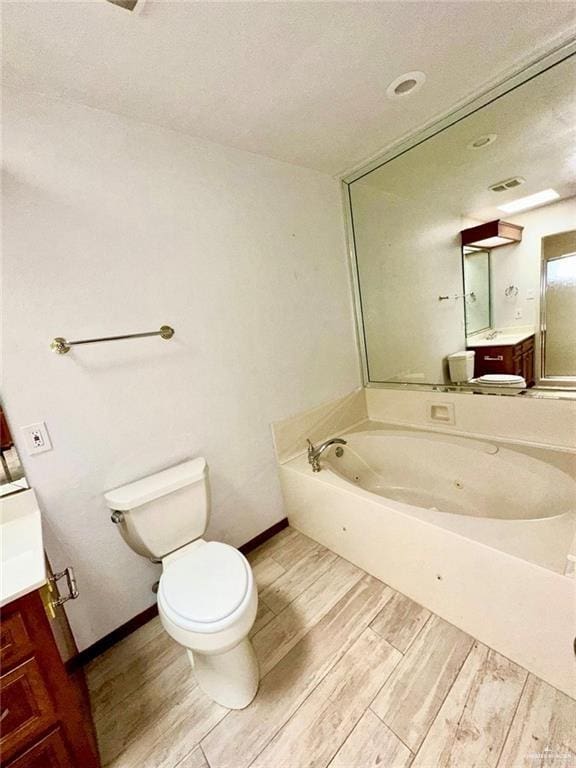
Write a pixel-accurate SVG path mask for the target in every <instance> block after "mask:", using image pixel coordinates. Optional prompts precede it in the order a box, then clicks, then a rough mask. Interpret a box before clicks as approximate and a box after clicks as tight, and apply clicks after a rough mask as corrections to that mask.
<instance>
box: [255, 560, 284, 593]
mask: <svg viewBox="0 0 576 768" xmlns="http://www.w3.org/2000/svg"><path fill="white" fill-rule="evenodd" d="M252 573H253V574H254V580H255V581H256V586H257V587H258V591H259V592H260V591H263V590H265V589H266V588H267V587H269V586H271V585H272V584H273V583H274V582H275V581H276V579H277V578H279V577H280V576H282V574H283V573H286V570H285V569H284V568H282V566H281V565H280V563H277V562H276V560H274V558H273V557H264V558H263V559H261V560H259V561H258V562H257V563H256V565H253V566H252Z"/></svg>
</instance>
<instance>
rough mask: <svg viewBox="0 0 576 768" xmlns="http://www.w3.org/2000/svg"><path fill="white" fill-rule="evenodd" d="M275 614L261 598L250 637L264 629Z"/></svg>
mask: <svg viewBox="0 0 576 768" xmlns="http://www.w3.org/2000/svg"><path fill="white" fill-rule="evenodd" d="M275 616H276V614H275V613H274V612H273V611H271V610H270V608H268V606H267V605H264V603H263V602H262V601H261V600H260V599H259V600H258V611H257V613H256V619H255V620H254V624H253V625H252V629H251V630H250V637H254V635H255V634H256V633H257V632H260V630H261V629H263V628H264V627H265V626H266V624H269V623H270V622H271V621H272V619H273V618H274V617H275Z"/></svg>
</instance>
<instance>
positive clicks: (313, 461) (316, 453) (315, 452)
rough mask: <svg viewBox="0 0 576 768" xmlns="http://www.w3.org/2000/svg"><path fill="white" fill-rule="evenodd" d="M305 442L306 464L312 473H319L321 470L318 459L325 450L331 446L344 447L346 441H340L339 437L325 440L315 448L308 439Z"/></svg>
mask: <svg viewBox="0 0 576 768" xmlns="http://www.w3.org/2000/svg"><path fill="white" fill-rule="evenodd" d="M306 442H307V443H308V463H309V464H310V466H311V467H312V472H320V470H321V469H322V467H321V466H320V457H321V456H322V454H323V453H324V451H325V450H326V449H327V448H329V447H330V446H331V445H346V440H342V438H341V437H334V438H332V440H325V441H324V442H323V443H320V445H317V446H315V445H314V444H313V443H312V441H311V440H310V439H308V440H306Z"/></svg>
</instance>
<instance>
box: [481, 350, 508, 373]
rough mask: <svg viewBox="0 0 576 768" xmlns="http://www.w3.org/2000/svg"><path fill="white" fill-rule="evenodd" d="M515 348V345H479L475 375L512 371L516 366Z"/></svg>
mask: <svg viewBox="0 0 576 768" xmlns="http://www.w3.org/2000/svg"><path fill="white" fill-rule="evenodd" d="M513 350H514V348H513V347H478V348H477V349H476V356H475V364H474V373H475V375H476V376H484V375H486V374H489V373H511V372H512V370H513V367H514V362H513Z"/></svg>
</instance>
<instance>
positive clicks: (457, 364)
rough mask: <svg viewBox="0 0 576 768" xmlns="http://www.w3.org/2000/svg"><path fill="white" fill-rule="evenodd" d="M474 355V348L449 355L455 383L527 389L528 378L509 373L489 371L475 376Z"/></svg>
mask: <svg viewBox="0 0 576 768" xmlns="http://www.w3.org/2000/svg"><path fill="white" fill-rule="evenodd" d="M474 356H475V352H474V350H472V349H468V350H464V351H462V352H455V353H454V354H453V355H448V368H449V370H450V381H451V382H452V383H453V384H484V385H485V386H490V387H513V388H515V389H526V379H524V378H523V377H522V376H515V375H514V374H509V373H488V374H485V375H484V376H478V377H477V378H474Z"/></svg>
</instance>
